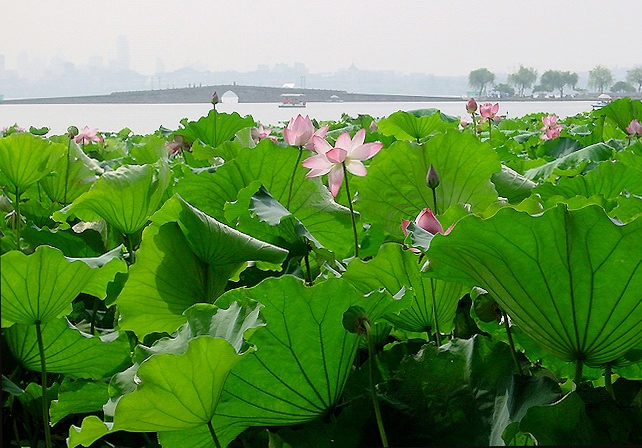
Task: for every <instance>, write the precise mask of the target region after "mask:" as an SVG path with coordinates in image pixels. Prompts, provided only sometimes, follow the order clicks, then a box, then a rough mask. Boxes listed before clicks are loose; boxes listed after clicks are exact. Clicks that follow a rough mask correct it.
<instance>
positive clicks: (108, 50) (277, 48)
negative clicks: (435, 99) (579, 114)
mask: <svg viewBox="0 0 642 448" xmlns="http://www.w3.org/2000/svg"><path fill="white" fill-rule="evenodd" d="M1 14H2V15H1V17H2V25H0V54H3V55H4V57H5V68H6V69H14V68H16V61H17V57H18V55H19V54H20V53H24V52H26V53H28V54H29V56H30V57H32V58H34V57H36V56H38V57H41V58H44V59H45V60H51V59H52V58H54V57H58V58H61V59H64V60H67V61H71V62H74V63H76V64H77V65H84V64H87V63H88V62H89V61H90V59H91V58H92V57H93V58H94V59H96V56H99V57H100V58H102V61H103V63H104V64H105V65H107V63H108V62H109V60H113V59H115V58H116V54H117V52H116V47H117V46H116V42H117V39H118V36H120V35H124V36H126V37H127V40H128V42H129V53H130V65H131V68H132V69H134V70H136V71H139V72H141V73H145V74H153V73H154V72H155V71H156V69H157V61H158V59H159V58H160V59H161V60H162V62H163V66H164V68H165V70H166V71H173V70H175V69H178V68H180V67H183V66H192V67H194V68H199V69H208V70H214V71H216V70H238V71H251V70H255V69H256V68H257V66H258V65H259V64H267V65H268V66H270V67H272V66H274V64H276V63H286V64H289V65H292V64H294V63H296V62H302V63H304V64H305V65H306V66H307V68H308V69H309V70H310V71H311V72H313V73H320V72H333V71H336V70H337V69H345V68H347V67H348V66H350V64H353V63H354V64H355V65H356V66H357V67H358V68H360V69H372V70H394V71H396V72H400V73H433V74H436V75H467V74H468V72H470V70H473V69H476V68H480V67H486V68H488V69H489V70H491V71H493V72H508V73H510V72H512V71H513V70H515V69H517V68H518V67H519V65H520V64H523V65H525V66H527V67H535V68H537V69H538V70H539V71H540V73H542V72H543V71H544V70H547V69H559V70H571V71H586V70H590V69H591V68H593V67H594V66H596V65H598V64H602V65H606V66H607V67H610V68H615V67H627V68H628V67H633V66H636V65H642V44H641V43H642V39H641V38H640V23H642V22H641V21H642V1H640V0H611V1H604V0H536V1H521V0H484V1H480V0H469V1H463V0H412V1H406V0H369V1H361V0H357V1H350V0H325V1H313V0H296V1H295V0H273V1H269V0H265V1H258V0H227V1H220V0H219V1H213V0H100V1H97V0H50V1H45V0H19V1H14V0H3V8H2V13H1Z"/></svg>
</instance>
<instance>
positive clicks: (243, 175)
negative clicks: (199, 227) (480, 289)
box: [176, 139, 354, 257]
mask: <svg viewBox="0 0 642 448" xmlns="http://www.w3.org/2000/svg"><path fill="white" fill-rule="evenodd" d="M300 154H301V153H300V150H299V149H296V148H293V147H286V148H281V147H277V146H275V145H274V144H273V143H272V142H270V141H269V140H268V139H266V140H263V141H261V142H260V143H259V144H258V145H257V146H256V148H252V149H248V148H243V149H241V150H240V151H239V153H238V155H237V156H236V157H235V158H234V159H233V160H231V161H228V162H226V163H225V164H224V165H223V166H221V167H219V168H218V169H217V170H216V172H214V173H201V174H199V175H194V174H191V175H190V174H188V175H187V176H185V177H184V178H183V179H182V180H181V181H180V182H179V184H178V187H177V190H176V191H177V192H178V193H179V194H180V195H181V196H182V197H184V198H185V199H186V200H187V201H188V202H189V203H190V204H192V205H194V206H195V207H197V208H198V209H199V210H202V211H204V212H205V213H207V214H209V215H210V216H212V217H214V218H216V219H217V220H219V221H221V222H224V223H226V224H228V225H231V226H234V227H235V226H236V223H235V222H228V221H226V218H225V208H226V204H227V203H234V202H235V201H236V200H237V198H238V196H239V193H240V192H241V191H242V190H243V189H244V188H246V187H248V186H249V185H251V184H252V183H253V182H255V181H258V182H260V184H261V185H263V186H264V187H265V189H266V190H267V191H269V193H270V195H272V197H274V198H275V199H276V200H277V201H279V202H280V203H281V204H283V205H286V204H287V198H288V194H289V188H290V182H291V178H292V172H293V171H294V167H295V166H296V172H295V175H294V184H293V187H292V192H293V193H292V201H291V204H290V207H289V210H290V212H291V213H292V215H293V216H294V217H295V218H296V219H298V220H299V221H301V223H303V225H304V226H305V227H306V228H307V229H308V231H309V232H310V233H311V234H312V235H314V237H315V238H316V239H317V240H318V241H319V242H320V243H321V244H322V245H323V246H324V247H327V248H328V249H330V250H332V251H333V252H335V253H336V254H338V256H340V257H343V256H348V255H349V254H350V253H351V252H352V250H353V249H352V247H353V245H354V243H353V236H352V227H351V226H352V224H351V220H350V210H348V208H346V207H343V206H341V205H339V204H337V203H336V202H335V201H334V198H332V195H331V194H330V192H329V190H328V189H327V187H325V186H324V185H323V184H322V183H321V180H320V179H319V178H315V179H307V178H306V177H305V173H306V171H307V170H306V169H305V168H303V167H302V166H301V165H300V163H299V164H298V165H297V160H303V158H305V154H303V157H302V158H301V159H299V155H300Z"/></svg>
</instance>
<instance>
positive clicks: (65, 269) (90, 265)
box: [0, 246, 127, 327]
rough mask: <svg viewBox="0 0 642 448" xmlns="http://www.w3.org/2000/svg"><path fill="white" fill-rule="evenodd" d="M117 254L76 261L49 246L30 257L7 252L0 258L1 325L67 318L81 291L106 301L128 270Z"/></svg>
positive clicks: (111, 253)
mask: <svg viewBox="0 0 642 448" xmlns="http://www.w3.org/2000/svg"><path fill="white" fill-rule="evenodd" d="M118 253H119V250H117V251H112V252H108V253H107V254H105V255H104V256H103V257H99V258H76V259H73V258H67V257H65V256H64V255H63V253H62V252H61V251H60V250H59V249H56V248H54V247H50V246H38V248H37V249H36V251H35V252H34V253H33V254H31V255H25V254H23V253H22V252H18V251H11V252H7V253H6V254H4V255H3V256H2V258H0V263H1V264H2V270H0V278H1V280H2V281H1V283H0V285H1V286H2V288H1V291H2V295H1V297H2V326H3V327H8V326H10V325H11V324H13V323H19V324H25V325H31V324H35V323H36V322H40V323H46V322H48V321H50V320H52V319H55V318H57V317H61V316H64V315H65V314H68V313H69V312H70V311H71V301H72V300H74V299H75V298H76V296H77V295H78V294H80V293H81V292H84V293H87V294H91V295H94V296H96V297H99V298H104V297H105V296H106V294H107V293H106V287H107V284H108V283H109V282H110V281H111V280H112V279H113V278H114V276H115V275H116V273H118V272H125V271H126V270H127V268H126V265H125V262H124V261H123V260H121V259H119V258H117V254H118Z"/></svg>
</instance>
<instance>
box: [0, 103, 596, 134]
mask: <svg viewBox="0 0 642 448" xmlns="http://www.w3.org/2000/svg"><path fill="white" fill-rule="evenodd" d="M465 104H466V102H465V101H461V102H460V101H453V102H427V103H405V102H404V103H396V102H382V103H374V102H366V103H308V105H307V107H306V108H301V109H287V108H279V107H278V105H277V104H274V103H268V104H265V103H221V104H218V105H217V109H218V110H219V111H221V112H238V113H239V114H240V115H241V116H245V115H252V117H253V118H254V119H255V120H256V121H257V122H259V123H262V124H264V125H273V126H277V125H279V124H280V123H282V122H287V121H289V120H290V118H291V117H293V116H296V115H297V114H299V113H301V114H303V115H309V116H310V118H316V119H317V120H338V119H339V118H341V114H342V113H347V114H348V115H350V116H352V117H356V116H357V115H359V114H369V115H372V116H373V117H376V118H382V117H385V116H387V115H390V114H391V113H393V112H396V111H398V110H414V109H425V108H437V109H440V110H441V111H442V112H444V113H446V114H449V115H456V116H464V115H467V114H466V112H465V110H466V108H465ZM211 107H212V106H211V105H210V104H0V128H2V127H5V126H10V125H13V124H15V123H17V124H18V125H20V126H22V127H26V128H28V127H29V126H34V127H42V126H47V127H49V128H50V130H51V134H62V133H64V132H66V130H67V127H69V126H70V125H75V126H78V127H79V128H81V127H83V126H89V127H90V128H98V129H99V130H101V131H111V132H117V131H119V130H121V129H123V128H125V127H129V128H130V129H131V130H132V131H134V133H136V134H148V133H151V132H154V131H155V130H157V129H158V128H159V127H160V126H164V127H166V128H168V129H172V130H174V129H177V128H178V127H179V126H180V120H181V119H183V118H188V119H189V120H197V119H198V118H200V117H202V116H204V115H207V113H208V112H209V110H210V109H211ZM590 110H591V101H524V102H522V101H503V102H502V101H500V110H499V112H500V114H501V115H505V116H507V117H509V118H514V117H520V116H522V115H525V114H528V113H532V112H547V113H554V114H557V115H558V116H560V117H562V118H563V117H567V116H572V115H576V114H578V113H580V112H586V111H590ZM51 134H50V135H51Z"/></svg>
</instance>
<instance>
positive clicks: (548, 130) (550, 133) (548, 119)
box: [540, 115, 562, 140]
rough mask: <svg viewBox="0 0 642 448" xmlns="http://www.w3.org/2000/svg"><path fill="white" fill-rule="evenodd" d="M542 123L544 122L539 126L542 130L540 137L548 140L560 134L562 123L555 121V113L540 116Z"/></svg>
mask: <svg viewBox="0 0 642 448" xmlns="http://www.w3.org/2000/svg"><path fill="white" fill-rule="evenodd" d="M542 123H543V124H544V127H542V128H540V131H544V134H542V135H541V136H540V138H541V139H543V140H550V139H552V138H555V137H559V136H560V132H562V125H561V124H558V123H557V115H547V116H545V117H542Z"/></svg>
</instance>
